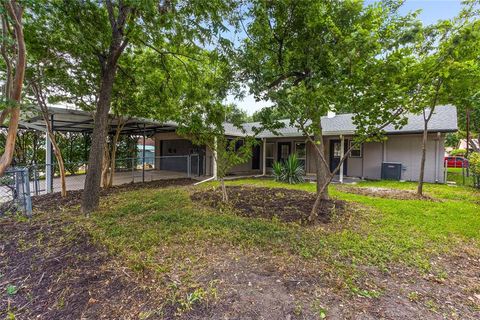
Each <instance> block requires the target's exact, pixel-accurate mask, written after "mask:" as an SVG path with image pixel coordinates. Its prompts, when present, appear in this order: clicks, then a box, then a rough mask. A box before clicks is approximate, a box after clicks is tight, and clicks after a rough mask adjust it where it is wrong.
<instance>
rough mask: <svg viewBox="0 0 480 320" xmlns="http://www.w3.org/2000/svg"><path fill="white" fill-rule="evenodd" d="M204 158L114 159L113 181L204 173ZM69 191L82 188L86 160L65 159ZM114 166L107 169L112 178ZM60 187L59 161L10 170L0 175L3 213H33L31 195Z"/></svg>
mask: <svg viewBox="0 0 480 320" xmlns="http://www.w3.org/2000/svg"><path fill="white" fill-rule="evenodd" d="M204 163H205V161H204V158H203V157H201V156H200V155H198V154H191V155H184V156H160V157H152V156H150V157H145V158H143V157H135V158H124V159H117V160H115V167H114V168H113V175H112V178H113V179H112V185H114V186H115V185H122V184H126V183H138V182H149V181H156V180H162V179H179V178H192V177H196V176H202V175H203V172H204ZM64 167H65V173H66V177H65V182H66V187H67V191H72V190H81V189H83V187H84V184H85V177H86V173H87V171H88V165H87V163H84V162H82V163H78V162H77V163H65V164H64ZM111 170H112V168H108V170H107V171H106V175H103V176H106V177H107V179H110V176H111ZM60 191H61V179H60V170H59V167H58V164H33V165H28V166H22V167H15V168H11V169H9V170H7V172H6V173H5V175H4V176H3V177H1V178H0V215H4V214H6V213H8V212H18V211H22V212H24V213H27V214H30V213H31V206H32V205H31V196H36V195H42V194H46V193H51V192H60Z"/></svg>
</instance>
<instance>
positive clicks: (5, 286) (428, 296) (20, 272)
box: [0, 181, 480, 320]
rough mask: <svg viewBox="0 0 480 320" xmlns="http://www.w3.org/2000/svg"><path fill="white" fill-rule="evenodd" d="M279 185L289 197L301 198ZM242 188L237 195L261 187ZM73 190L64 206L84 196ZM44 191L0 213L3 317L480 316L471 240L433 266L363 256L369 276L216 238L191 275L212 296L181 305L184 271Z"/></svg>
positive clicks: (478, 272)
mask: <svg viewBox="0 0 480 320" xmlns="http://www.w3.org/2000/svg"><path fill="white" fill-rule="evenodd" d="M169 183H170V182H169ZM180 183H183V182H180ZM184 183H185V184H189V182H188V181H185V182H184ZM190 183H191V182H190ZM163 185H166V184H163ZM170 185H173V182H171V184H170ZM135 188H136V186H135ZM257 189H258V188H257ZM257 189H255V190H257ZM255 190H254V191H255ZM279 190H280V191H278V190H275V192H284V194H285V195H283V197H285V198H286V199H284V200H282V203H283V207H285V206H286V205H293V204H295V203H296V202H294V203H293V204H292V203H289V202H288V200H287V199H288V197H287V196H286V192H285V190H284V189H279ZM116 191H118V190H115V191H111V192H116ZM230 191H231V190H230ZM288 191H290V190H288ZM242 192H243V191H241V190H239V191H238V193H237V197H239V198H241V197H242V196H246V195H249V193H251V192H252V191H251V190H248V191H246V192H249V193H247V194H244V193H242ZM232 194H234V193H233V192H230V195H231V196H232ZM258 194H259V197H261V196H262V193H261V192H258ZM292 195H295V196H300V197H301V195H299V194H296V192H294V193H293V194H292ZM277 196H280V197H281V196H282V195H280V194H277ZM57 197H58V195H57ZM71 197H72V200H69V201H66V202H63V204H60V205H58V207H56V208H58V210H57V211H62V209H64V208H66V207H65V206H72V205H77V204H78V203H79V197H78V196H77V197H74V196H73V195H72V196H71ZM233 197H235V195H233ZM74 199H75V200H74ZM302 199H304V201H308V198H302ZM36 200H37V201H36V207H37V210H38V209H39V208H42V209H45V210H44V211H46V212H44V213H37V214H36V215H35V218H34V219H32V220H31V221H23V220H18V219H16V218H12V217H10V218H4V219H1V220H0V319H3V318H6V317H8V316H9V315H10V314H14V315H15V317H16V319H33V318H35V319H139V318H141V319H182V320H184V319H218V320H220V319H291V320H293V319H322V318H324V317H326V318H327V319H419V318H422V319H426V320H429V319H480V252H479V250H478V248H477V247H475V246H474V245H472V246H471V247H469V246H468V244H466V245H465V247H464V248H458V251H457V252H458V253H457V254H449V255H448V257H445V256H441V257H437V258H435V259H434V260H433V266H434V267H433V269H432V271H431V273H429V274H423V273H421V272H419V271H418V270H416V269H413V268H409V267H406V266H403V265H392V266H386V267H385V268H382V269H380V268H376V267H365V266H357V268H358V270H359V272H360V273H359V274H360V277H358V278H354V279H352V280H351V281H348V282H345V281H344V279H343V280H342V279H341V277H340V276H339V274H338V271H339V270H341V269H337V268H339V266H332V265H329V264H327V263H326V262H325V261H323V260H322V259H307V260H305V259H301V258H299V257H293V256H289V255H282V256H275V255H274V254H273V253H270V252H264V251H261V250H256V249H251V248H250V249H242V248H236V247H234V246H232V245H229V244H223V245H217V246H211V247H208V248H204V249H202V250H203V251H202V252H201V254H202V255H203V256H204V257H205V258H206V259H208V261H209V264H208V267H207V268H205V269H204V270H202V272H199V273H198V274H192V275H191V277H192V278H195V280H196V281H197V282H198V283H200V284H201V285H202V287H204V288H207V287H209V286H211V287H212V292H211V293H210V295H211V298H209V299H203V300H201V301H200V302H195V301H194V299H193V298H191V301H193V303H192V305H191V309H189V310H187V311H185V312H183V313H182V314H178V313H177V310H178V307H179V306H178V301H176V300H174V299H171V298H170V297H168V296H165V294H164V291H165V287H166V286H171V285H172V283H175V284H176V285H181V284H179V283H178V282H176V280H175V279H172V280H171V281H172V283H170V284H169V283H165V282H157V279H155V278H153V277H151V276H150V275H148V274H143V275H139V274H138V273H134V272H133V271H131V270H129V269H128V268H127V267H125V265H124V264H123V261H121V259H118V257H115V256H113V255H111V254H110V253H109V252H108V250H107V249H106V248H104V247H103V246H101V245H99V244H98V243H95V242H94V241H93V240H92V238H91V237H90V235H89V234H88V233H87V231H86V230H84V229H82V228H81V226H79V225H78V224H75V223H74V222H72V221H71V220H69V219H67V217H65V215H61V214H59V213H58V212H57V211H56V210H55V209H51V207H50V206H51V205H53V204H54V203H56V201H55V198H54V197H53V196H51V197H45V198H43V199H36ZM57 200H58V198H57ZM232 200H233V198H232ZM42 201H43V202H42ZM258 201H260V200H258ZM255 203H256V204H258V203H260V202H258V203H257V202H255ZM264 205H274V204H272V203H270V202H266V203H264ZM250 206H252V207H253V204H250ZM283 207H282V206H280V205H277V206H274V207H269V210H271V211H273V212H277V211H280V212H282V210H286V209H283ZM289 210H292V209H289ZM277 213H278V212H277ZM261 216H262V217H269V216H268V215H267V213H264V214H263V215H261ZM270 218H271V216H270ZM178 263H179V264H182V263H185V261H179V262H178ZM345 263H348V262H345ZM183 298H185V297H183ZM187 300H188V298H187Z"/></svg>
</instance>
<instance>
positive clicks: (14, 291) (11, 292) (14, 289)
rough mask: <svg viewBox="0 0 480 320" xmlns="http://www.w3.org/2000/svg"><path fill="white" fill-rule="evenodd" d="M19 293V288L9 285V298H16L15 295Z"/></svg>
mask: <svg viewBox="0 0 480 320" xmlns="http://www.w3.org/2000/svg"><path fill="white" fill-rule="evenodd" d="M17 292H18V287H17V286H15V285H13V284H9V285H7V294H8V295H9V296H14V295H16V294H17Z"/></svg>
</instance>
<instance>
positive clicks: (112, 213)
mask: <svg viewBox="0 0 480 320" xmlns="http://www.w3.org/2000/svg"><path fill="white" fill-rule="evenodd" d="M227 184H228V185H257V186H265V187H282V188H293V189H300V190H306V191H311V192H314V190H315V185H314V184H311V183H304V184H300V185H286V184H281V183H277V182H274V181H271V180H258V179H249V180H236V181H229V182H228V183H227ZM212 185H214V184H213V183H211V184H207V185H202V186H199V187H196V188H208V187H211V186H212ZM359 186H360V187H367V186H376V187H380V186H381V187H388V188H400V189H412V190H413V189H414V188H415V184H413V183H400V182H386V181H378V182H362V183H360V184H359ZM425 190H426V192H427V194H428V195H430V196H431V197H434V198H437V199H439V200H441V201H438V202H432V201H421V200H391V199H384V198H374V197H367V196H361V195H356V194H350V193H344V192H340V191H338V190H337V189H336V187H335V186H331V187H330V192H331V195H332V196H333V197H336V198H339V199H343V200H347V201H348V202H350V203H351V206H350V209H349V212H348V214H347V215H346V216H345V217H342V218H339V219H337V220H335V221H333V222H332V223H331V224H329V225H328V226H327V227H324V226H318V227H311V226H301V225H298V224H293V223H290V224H288V223H282V222H279V221H270V220H264V219H252V218H244V217H239V216H236V215H234V214H232V213H231V212H229V211H228V210H224V211H223V212H219V211H217V210H215V209H208V208H204V207H202V206H200V205H199V204H197V203H193V202H192V201H191V200H190V198H189V192H191V191H192V190H191V189H189V188H175V189H173V188H170V189H158V190H155V189H146V190H139V191H132V192H126V193H121V194H116V195H113V196H111V197H109V198H107V199H106V200H105V201H104V202H103V204H102V208H101V210H99V211H98V212H97V213H95V214H94V215H93V218H92V219H91V220H84V219H81V220H82V223H85V224H87V225H88V227H89V230H90V231H91V233H92V234H93V235H94V236H95V238H96V239H97V240H99V241H100V242H101V243H103V244H106V245H107V246H108V247H109V248H110V249H111V250H112V251H113V252H115V253H117V254H120V255H121V256H122V257H124V258H125V259H126V261H127V262H129V263H130V266H132V267H133V268H134V269H136V270H153V271H155V272H156V273H158V275H160V276H162V275H163V274H165V273H168V272H170V271H172V270H173V269H175V271H176V272H177V273H178V272H180V273H182V274H183V276H184V277H187V278H188V277H190V276H191V275H192V274H194V273H195V270H196V269H202V268H204V267H205V266H206V265H208V263H209V261H208V259H207V258H206V252H208V251H209V250H212V248H214V247H215V248H223V247H225V248H227V249H228V248H232V247H234V248H237V249H238V248H239V249H240V250H243V249H247V250H249V251H251V250H260V251H264V252H269V253H272V254H275V255H279V256H283V257H285V258H286V259H303V260H307V261H308V260H313V261H320V260H321V261H325V262H329V263H331V264H332V265H334V266H337V267H338V268H339V270H340V269H342V268H343V269H351V268H355V265H357V264H362V265H374V266H380V267H388V265H389V264H390V263H397V262H401V263H406V264H408V265H412V266H415V267H418V268H420V269H421V270H425V271H427V270H430V267H431V265H430V262H429V261H430V258H431V257H432V255H436V254H441V253H444V252H447V251H448V250H451V249H454V248H456V247H458V246H462V245H464V244H467V245H470V246H471V245H473V246H474V247H475V248H478V246H479V244H480V232H479V231H480V202H479V196H480V193H478V192H477V191H476V190H474V189H472V188H466V187H461V186H446V185H432V184H427V185H426V187H425ZM227 249H225V250H227ZM222 250H223V249H222ZM185 261H188V263H187V262H185ZM179 262H181V263H179ZM184 262H185V263H184Z"/></svg>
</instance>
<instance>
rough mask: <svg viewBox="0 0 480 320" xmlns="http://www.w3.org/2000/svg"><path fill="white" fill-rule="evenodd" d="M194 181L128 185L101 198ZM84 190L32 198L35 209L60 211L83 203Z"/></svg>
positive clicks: (112, 188)
mask: <svg viewBox="0 0 480 320" xmlns="http://www.w3.org/2000/svg"><path fill="white" fill-rule="evenodd" d="M195 182H196V181H195V180H192V179H166V180H156V181H150V182H143V183H128V184H122V185H119V186H113V187H111V188H108V189H102V190H100V196H106V195H109V194H113V193H117V192H125V191H132V190H138V189H145V188H151V189H153V188H166V187H171V186H187V185H191V184H193V183H195ZM82 193H83V190H73V191H67V196H66V197H62V196H61V195H60V192H54V193H49V194H45V195H40V196H35V197H32V205H33V208H34V209H36V210H39V211H52V210H59V209H62V208H66V207H71V206H78V205H80V203H81V201H82Z"/></svg>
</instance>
